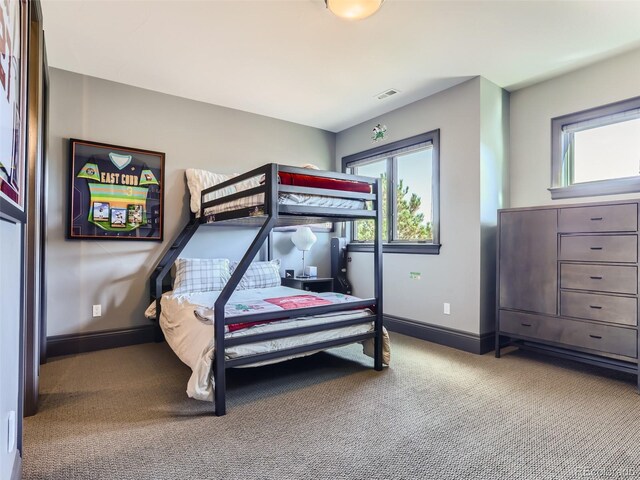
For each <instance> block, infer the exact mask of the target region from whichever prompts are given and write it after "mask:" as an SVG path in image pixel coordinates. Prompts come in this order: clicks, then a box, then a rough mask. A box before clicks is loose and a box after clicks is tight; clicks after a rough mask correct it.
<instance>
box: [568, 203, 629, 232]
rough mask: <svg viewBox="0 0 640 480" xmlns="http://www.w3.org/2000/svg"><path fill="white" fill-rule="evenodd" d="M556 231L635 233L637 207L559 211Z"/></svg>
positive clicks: (570, 208)
mask: <svg viewBox="0 0 640 480" xmlns="http://www.w3.org/2000/svg"><path fill="white" fill-rule="evenodd" d="M558 227H559V228H558V231H559V232H562V233H571V232H576V233H579V232H585V233H589V232H635V231H637V230H638V206H637V205H636V204H635V203H625V204H620V205H602V206H593V207H567V208H561V209H560V215H559V217H558Z"/></svg>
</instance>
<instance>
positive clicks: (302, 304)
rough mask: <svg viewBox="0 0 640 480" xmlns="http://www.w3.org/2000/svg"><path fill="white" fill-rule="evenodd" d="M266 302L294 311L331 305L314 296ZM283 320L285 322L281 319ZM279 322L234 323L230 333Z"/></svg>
mask: <svg viewBox="0 0 640 480" xmlns="http://www.w3.org/2000/svg"><path fill="white" fill-rule="evenodd" d="M264 301H265V302H269V303H272V304H273V305H277V306H278V307H280V308H282V309H283V310H292V309H294V308H307V307H319V306H321V305H331V302H330V301H329V300H325V299H324V298H320V297H316V296H314V295H293V296H291V297H276V298H265V299H264ZM281 320H284V318H283V319H281ZM277 321H278V320H277V319H276V320H263V321H260V322H247V323H233V324H231V325H229V331H230V332H235V331H236V330H242V329H243V328H249V327H253V326H254V325H260V324H262V323H268V322H277Z"/></svg>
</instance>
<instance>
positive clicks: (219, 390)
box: [213, 362, 227, 417]
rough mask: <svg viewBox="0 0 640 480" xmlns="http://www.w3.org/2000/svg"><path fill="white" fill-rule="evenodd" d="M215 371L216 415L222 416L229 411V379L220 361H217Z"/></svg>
mask: <svg viewBox="0 0 640 480" xmlns="http://www.w3.org/2000/svg"><path fill="white" fill-rule="evenodd" d="M213 372H214V373H213V377H214V380H215V408H216V416H218V417H221V416H223V415H226V413H227V400H226V390H227V379H226V372H225V369H224V364H220V362H215V366H214V369H213Z"/></svg>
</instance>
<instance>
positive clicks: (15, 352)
mask: <svg viewBox="0 0 640 480" xmlns="http://www.w3.org/2000/svg"><path fill="white" fill-rule="evenodd" d="M21 230H22V225H15V224H12V223H9V222H5V221H2V220H0V478H3V479H4V478H7V479H8V478H11V472H12V470H13V466H14V462H15V461H17V456H18V452H17V441H18V435H17V425H16V424H15V423H14V428H13V434H11V435H9V432H8V430H9V424H8V417H9V413H10V412H15V422H18V421H20V420H19V418H18V414H17V412H18V392H19V390H18V389H19V376H18V371H19V359H20V349H19V346H20V323H21V321H22V318H21V316H20V301H19V299H20V295H21V289H20V287H21V284H20V271H21V264H20V262H21V260H22V253H21V248H20V245H21V243H22V235H21ZM9 442H11V443H12V444H13V448H12V449H11V451H9V449H8V446H9Z"/></svg>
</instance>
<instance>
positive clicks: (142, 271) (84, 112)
mask: <svg viewBox="0 0 640 480" xmlns="http://www.w3.org/2000/svg"><path fill="white" fill-rule="evenodd" d="M50 74H51V91H50V98H51V105H50V134H49V149H50V173H49V185H48V187H49V189H48V198H47V200H48V215H49V217H48V224H47V237H48V240H47V248H48V251H47V259H48V265H47V267H48V268H47V282H48V283H47V285H48V303H47V309H48V310H47V319H48V329H47V335H48V336H53V335H61V334H72V333H80V332H91V331H98V330H109V329H118V328H128V327H131V326H136V325H145V324H147V320H146V319H145V318H144V316H143V312H144V309H145V308H146V306H147V305H148V283H149V282H148V280H149V275H150V272H151V270H152V268H153V267H154V265H155V264H156V263H157V262H158V260H159V259H160V256H161V253H162V251H163V250H164V248H166V246H167V244H168V243H169V242H171V241H172V240H173V239H174V237H175V235H176V234H177V232H178V231H179V229H181V228H182V227H183V226H184V225H185V224H186V222H187V220H188V205H187V203H188V195H187V189H186V185H185V181H184V169H185V168H189V167H195V168H205V169H209V170H213V171H216V172H220V173H231V172H242V171H246V170H249V169H251V168H255V167H258V166H260V165H262V164H264V163H269V162H276V163H284V164H290V165H303V164H305V163H314V164H316V165H318V166H319V167H320V168H325V169H331V168H333V159H334V153H335V135H334V134H333V133H330V132H326V131H322V130H318V129H315V128H311V127H305V126H302V125H297V124H293V123H290V122H284V121H281V120H275V119H272V118H268V117H264V116H259V115H254V114H250V113H246V112H241V111H238V110H232V109H228V108H223V107H218V106H214V105H208V104H205V103H201V102H196V101H191V100H186V99H183V98H179V97H174V96H170V95H164V94H160V93H157V92H152V91H149V90H144V89H140V88H135V87H131V86H127V85H123V84H118V83H114V82H109V81H105V80H101V79H97V78H92V77H87V76H83V75H78V74H74V73H70V72H66V71H62V70H57V69H51V71H50ZM70 137H73V138H80V139H84V140H93V141H97V142H104V143H112V144H116V145H125V146H130V147H138V148H143V149H149V150H155V151H160V152H165V153H166V166H165V168H166V172H165V179H166V180H165V182H166V183H165V218H164V220H165V231H164V237H165V240H164V242H163V243H162V245H161V244H159V243H157V242H134V241H122V242H120V241H109V242H106V241H90V240H66V239H65V236H64V235H65V224H66V215H67V184H68V180H67V177H68V168H69V167H68V163H69V152H68V139H69V138H70ZM220 229H225V227H219V228H218V227H207V228H206V231H203V232H198V238H197V239H195V240H194V242H195V243H196V244H197V245H200V246H201V248H197V249H194V248H192V249H191V250H190V253H192V254H194V255H202V256H222V253H223V254H225V255H229V256H231V255H230V254H231V253H233V251H234V250H235V252H236V255H235V256H236V257H238V258H239V257H240V256H241V255H242V253H243V248H244V247H243V245H245V246H246V245H248V243H249V242H250V238H249V237H248V235H247V232H246V231H245V232H240V233H239V234H238V236H231V237H230V236H229V235H230V234H229V233H228V232H226V233H222V234H219V233H217V232H219V231H220ZM277 236H278V237H279V239H278V240H277V241H276V244H277V245H280V247H281V249H282V251H281V252H280V253H281V255H280V256H283V257H284V260H283V268H291V267H292V266H295V265H291V264H293V263H294V262H299V260H298V259H297V258H296V257H297V254H296V255H294V254H293V253H292V252H291V248H292V247H293V245H292V244H291V246H289V245H288V243H290V241H289V240H288V237H289V236H290V234H288V233H283V234H278V235H277ZM328 239H329V234H322V235H319V241H318V244H316V246H314V249H313V250H312V252H311V256H310V259H309V260H310V262H314V263H318V265H319V266H322V267H323V268H322V269H321V270H320V273H321V274H326V273H328V268H329V265H328V260H326V259H328V251H329V242H328ZM230 245H232V246H233V248H231V251H230V248H229V247H230ZM275 253H276V256H278V252H275ZM325 260H326V264H324V263H323V264H321V262H325ZM296 265H297V264H296ZM71 300H73V301H71ZM98 303H100V304H102V308H103V310H102V311H103V316H102V317H100V318H96V319H94V318H91V305H93V304H98Z"/></svg>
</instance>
